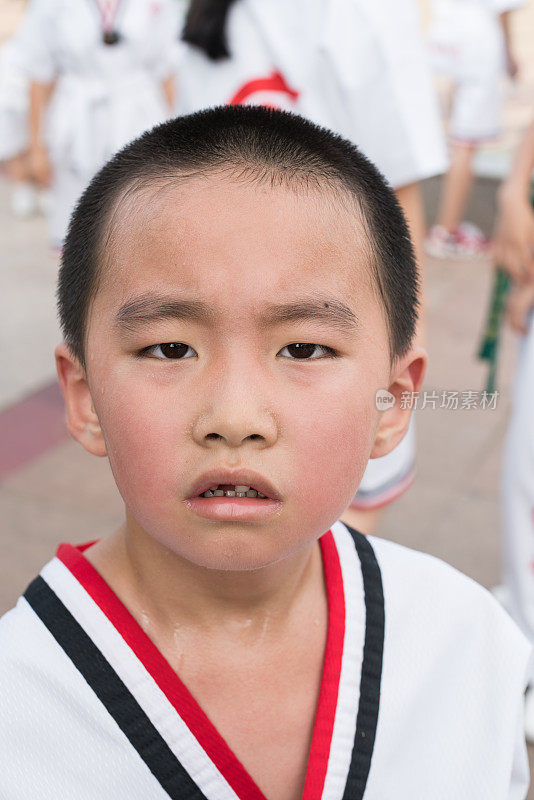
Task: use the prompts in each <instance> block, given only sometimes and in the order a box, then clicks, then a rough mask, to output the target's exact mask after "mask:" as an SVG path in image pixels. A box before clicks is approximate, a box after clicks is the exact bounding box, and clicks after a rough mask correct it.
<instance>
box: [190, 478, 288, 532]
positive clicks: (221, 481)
mask: <svg viewBox="0 0 534 800" xmlns="http://www.w3.org/2000/svg"><path fill="white" fill-rule="evenodd" d="M185 502H186V506H187V507H188V508H189V510H190V511H193V512H194V513H195V514H198V515H200V516H202V517H205V518H207V519H211V520H214V521H215V520H217V521H231V522H237V521H242V522H246V521H249V522H260V521H261V520H264V519H265V520H266V519H268V518H269V517H270V516H271V515H273V514H277V513H280V509H281V506H282V498H281V496H280V494H279V493H278V491H277V490H276V489H275V488H274V486H273V485H272V484H271V483H270V482H269V481H268V480H266V479H265V478H263V477H262V476H261V475H259V474H258V473H255V472H251V471H247V472H245V471H244V470H240V471H237V470H218V471H215V470H213V471H211V472H208V473H207V474H205V475H204V476H203V477H201V478H200V479H199V480H198V481H197V482H196V483H195V484H194V486H193V490H192V492H191V493H190V495H189V497H188V499H187V500H186V501H185Z"/></svg>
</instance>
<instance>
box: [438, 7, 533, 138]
mask: <svg viewBox="0 0 534 800" xmlns="http://www.w3.org/2000/svg"><path fill="white" fill-rule="evenodd" d="M523 2H524V0H431V6H432V24H431V26H430V30H429V40H430V49H431V53H432V62H433V66H434V69H435V70H436V72H437V73H439V74H441V75H443V76H446V77H447V78H449V79H450V80H452V81H453V82H454V96H453V102H452V110H451V118H450V134H451V138H452V139H453V140H454V141H456V142H459V143H462V142H465V143H466V144H470V143H476V142H478V141H480V140H483V139H488V138H493V137H495V136H497V135H498V134H499V133H500V129H501V111H502V100H503V96H502V81H503V77H504V74H505V67H506V65H505V48H504V36H503V31H502V28H501V25H500V22H499V14H501V13H502V12H504V11H511V10H513V9H515V8H518V7H519V6H521V5H523Z"/></svg>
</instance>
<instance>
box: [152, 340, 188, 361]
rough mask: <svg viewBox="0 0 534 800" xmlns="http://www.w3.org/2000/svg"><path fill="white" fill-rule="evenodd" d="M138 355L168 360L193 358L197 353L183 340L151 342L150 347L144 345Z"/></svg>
mask: <svg viewBox="0 0 534 800" xmlns="http://www.w3.org/2000/svg"><path fill="white" fill-rule="evenodd" d="M139 355H141V356H150V357H152V358H159V359H161V360H162V361H169V360H170V359H184V358H194V357H195V356H196V355H197V353H196V351H195V350H193V348H192V347H190V346H189V345H188V344H184V343H183V342H166V343H165V344H153V345H152V346H151V347H145V349H144V350H141V352H140V354H139Z"/></svg>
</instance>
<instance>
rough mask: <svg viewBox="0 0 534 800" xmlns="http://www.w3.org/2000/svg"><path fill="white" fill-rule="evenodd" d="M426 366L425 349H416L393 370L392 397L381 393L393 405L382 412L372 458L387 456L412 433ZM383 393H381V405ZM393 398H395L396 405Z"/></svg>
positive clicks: (390, 390) (400, 360)
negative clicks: (416, 399) (410, 424)
mask: <svg viewBox="0 0 534 800" xmlns="http://www.w3.org/2000/svg"><path fill="white" fill-rule="evenodd" d="M426 364H427V354H426V352H425V350H423V348H422V347H412V349H411V350H410V351H409V352H408V353H406V355H405V356H403V357H402V358H401V359H399V360H398V361H397V362H396V363H395V365H394V367H393V371H392V374H391V383H390V385H389V386H388V390H387V391H388V392H389V395H390V396H389V397H388V396H387V393H386V392H384V391H383V390H379V393H381V394H382V395H383V396H386V404H388V405H389V403H390V405H389V407H388V408H387V409H386V410H385V411H382V412H381V418H380V423H379V425H378V431H377V434H376V438H375V443H374V445H373V449H372V450H371V456H370V457H371V458H379V457H380V456H385V455H387V454H388V453H389V452H391V450H393V448H394V447H396V446H397V445H398V444H399V442H400V441H401V440H402V438H403V437H404V434H405V433H406V431H407V430H408V424H409V422H410V415H411V412H412V409H413V408H414V407H415V397H416V396H417V394H418V393H419V392H420V390H421V386H422V384H423V378H424V377H425V371H426ZM379 393H377V405H378V395H379ZM391 396H392V397H393V398H394V402H393V399H392V397H391ZM384 405H385V404H384ZM383 407H384V406H383ZM379 408H380V406H379Z"/></svg>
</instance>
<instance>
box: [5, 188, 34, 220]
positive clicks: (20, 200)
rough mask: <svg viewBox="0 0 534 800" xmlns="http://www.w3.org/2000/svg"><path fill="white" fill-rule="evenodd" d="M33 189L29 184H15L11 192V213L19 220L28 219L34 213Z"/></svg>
mask: <svg viewBox="0 0 534 800" xmlns="http://www.w3.org/2000/svg"><path fill="white" fill-rule="evenodd" d="M35 200H36V198H35V189H34V188H33V186H32V184H31V183H16V184H15V185H14V187H13V191H12V192H11V201H10V206H11V213H12V214H13V215H14V216H15V217H19V218H20V219H28V217H31V216H32V214H34V213H35V210H36V205H35Z"/></svg>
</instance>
